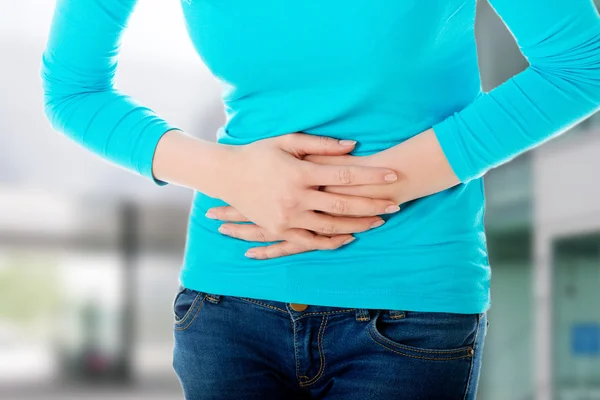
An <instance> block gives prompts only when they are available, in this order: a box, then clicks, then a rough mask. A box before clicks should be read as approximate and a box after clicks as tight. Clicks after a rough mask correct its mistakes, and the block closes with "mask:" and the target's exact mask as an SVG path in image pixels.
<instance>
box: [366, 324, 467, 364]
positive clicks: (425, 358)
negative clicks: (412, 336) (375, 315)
mask: <svg viewBox="0 0 600 400" xmlns="http://www.w3.org/2000/svg"><path fill="white" fill-rule="evenodd" d="M367 333H368V334H369V336H370V337H371V339H372V340H373V341H374V342H375V343H377V344H378V345H380V346H381V347H383V348H384V349H386V350H388V351H392V352H394V353H396V354H400V355H401V356H405V357H411V358H418V359H421V360H431V361H451V360H459V359H461V358H468V357H471V354H465V355H462V356H458V357H444V358H434V357H420V356H415V355H411V354H406V353H401V352H399V351H396V350H394V349H391V348H389V347H387V346H384V345H383V344H382V343H380V342H378V341H377V340H375V338H374V337H373V336H372V335H371V331H370V330H368V331H367Z"/></svg>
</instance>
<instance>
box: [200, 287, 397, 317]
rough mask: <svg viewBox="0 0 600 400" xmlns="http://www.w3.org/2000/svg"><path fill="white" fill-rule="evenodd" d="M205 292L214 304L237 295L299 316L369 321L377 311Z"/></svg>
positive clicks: (394, 315)
mask: <svg viewBox="0 0 600 400" xmlns="http://www.w3.org/2000/svg"><path fill="white" fill-rule="evenodd" d="M205 294H206V300H207V301H210V302H212V303H215V304H218V303H219V301H221V299H222V298H223V297H237V298H239V299H250V300H251V301H253V302H255V303H257V304H262V305H265V306H270V307H273V308H275V309H278V310H282V311H284V310H287V311H288V312H289V313H291V314H292V315H295V316H301V315H304V314H308V315H319V314H321V315H325V314H333V313H342V312H354V314H355V319H356V320H357V321H370V319H371V317H372V314H373V313H375V312H376V311H378V310H376V309H369V308H344V307H335V306H321V305H311V304H307V305H308V307H307V308H306V310H303V311H296V310H294V309H292V308H291V307H289V304H290V303H286V302H283V301H277V300H263V299H254V298H248V297H240V296H228V295H221V294H213V293H206V292H205ZM385 311H387V313H388V314H389V317H390V318H392V319H401V318H404V317H405V312H404V311H402V310H385Z"/></svg>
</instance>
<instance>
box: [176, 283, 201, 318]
mask: <svg viewBox="0 0 600 400" xmlns="http://www.w3.org/2000/svg"><path fill="white" fill-rule="evenodd" d="M184 290H185V289H184ZM181 293H183V290H182V291H180V292H178V293H177V295H179V294H181ZM202 294H203V293H202V292H198V293H197V294H196V297H194V301H192V305H191V306H190V308H189V310H188V311H187V312H186V313H185V315H184V316H183V318H181V319H180V320H177V319H176V320H175V325H183V324H184V323H185V321H186V320H187V319H188V318H190V316H191V315H192V314H193V309H194V307H196V304H197V303H198V300H200V297H202ZM202 300H204V299H202ZM176 305H177V297H175V301H174V302H173V308H175V307H176Z"/></svg>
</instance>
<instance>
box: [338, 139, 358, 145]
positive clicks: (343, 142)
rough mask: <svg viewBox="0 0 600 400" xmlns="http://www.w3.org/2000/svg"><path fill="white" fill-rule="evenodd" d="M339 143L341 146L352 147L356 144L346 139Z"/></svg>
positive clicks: (354, 141)
mask: <svg viewBox="0 0 600 400" xmlns="http://www.w3.org/2000/svg"><path fill="white" fill-rule="evenodd" d="M339 143H340V144H341V145H342V146H354V145H355V144H356V140H346V139H343V140H340V141H339Z"/></svg>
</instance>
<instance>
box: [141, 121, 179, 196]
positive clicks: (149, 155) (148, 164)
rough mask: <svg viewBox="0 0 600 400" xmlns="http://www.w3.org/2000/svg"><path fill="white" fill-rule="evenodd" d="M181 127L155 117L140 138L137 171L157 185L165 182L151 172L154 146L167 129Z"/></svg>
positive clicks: (163, 184)
mask: <svg viewBox="0 0 600 400" xmlns="http://www.w3.org/2000/svg"><path fill="white" fill-rule="evenodd" d="M172 130H177V131H182V130H181V129H179V128H177V127H175V126H173V125H171V124H169V123H168V122H166V121H164V120H162V119H155V120H154V121H153V122H152V123H151V124H150V125H149V126H147V127H146V129H145V132H144V134H143V135H142V140H141V143H140V147H139V149H138V150H139V151H138V154H139V159H138V162H137V171H138V172H139V173H140V174H141V175H142V176H144V177H146V178H148V179H150V180H152V182H154V183H155V184H156V185H158V186H165V185H167V182H165V181H161V180H160V179H157V178H156V177H154V174H153V173H152V164H153V160H154V154H155V152H156V146H157V145H158V142H159V140H160V138H161V137H162V136H163V135H164V134H165V133H167V132H168V131H172Z"/></svg>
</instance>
